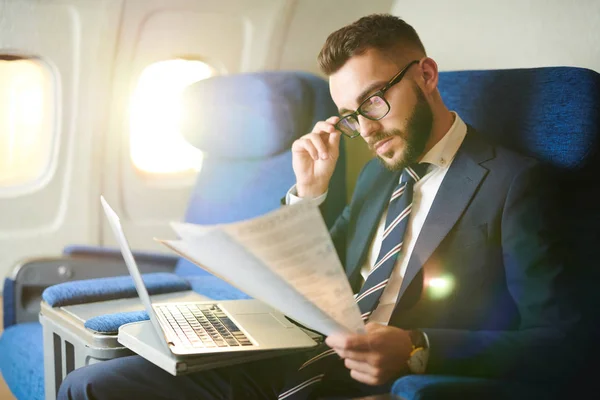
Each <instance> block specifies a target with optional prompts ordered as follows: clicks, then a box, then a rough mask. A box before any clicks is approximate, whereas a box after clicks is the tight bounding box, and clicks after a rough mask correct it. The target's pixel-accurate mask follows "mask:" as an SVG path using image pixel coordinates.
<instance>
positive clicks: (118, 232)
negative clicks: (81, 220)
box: [100, 196, 168, 348]
mask: <svg viewBox="0 0 600 400" xmlns="http://www.w3.org/2000/svg"><path fill="white" fill-rule="evenodd" d="M100 202H101V203H102V208H104V213H105V214H106V218H107V219H108V223H109V224H110V227H111V228H112V231H113V233H114V235H115V238H116V239H117V243H119V247H120V248H121V253H122V254H123V258H124V259H125V265H127V269H128V270H129V274H130V275H131V277H132V278H133V283H134V285H135V289H136V290H137V292H138V295H139V296H140V299H141V300H142V304H143V305H144V308H145V309H146V312H147V313H148V315H149V316H150V321H152V325H153V326H154V330H155V331H156V333H157V335H159V338H161V337H162V338H164V340H161V342H162V343H163V344H164V345H165V346H166V347H167V348H168V346H167V339H166V337H165V335H164V333H163V331H162V329H161V327H160V324H159V322H158V318H157V316H156V314H155V313H154V310H153V309H152V302H151V301H150V295H149V294H148V290H147V289H146V285H144V281H143V279H142V275H141V274H140V270H139V268H138V266H137V264H136V262H135V259H134V258H133V253H132V252H131V248H130V247H129V243H128V242H127V238H126V237H125V233H124V232H123V227H122V226H121V220H120V219H119V216H118V215H117V213H116V212H115V211H114V210H113V209H112V208H111V207H110V205H108V202H107V201H106V200H105V199H104V196H100Z"/></svg>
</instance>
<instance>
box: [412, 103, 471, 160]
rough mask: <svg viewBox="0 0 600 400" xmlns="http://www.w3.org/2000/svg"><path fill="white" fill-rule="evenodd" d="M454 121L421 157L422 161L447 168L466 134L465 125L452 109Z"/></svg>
mask: <svg viewBox="0 0 600 400" xmlns="http://www.w3.org/2000/svg"><path fill="white" fill-rule="evenodd" d="M451 113H452V114H453V115H454V123H453V124H452V126H451V127H450V129H449V130H448V132H446V134H445V135H444V137H442V138H441V139H440V140H439V142H437V143H436V144H435V145H434V146H433V147H432V148H431V149H430V150H429V151H428V152H427V153H426V154H425V155H424V156H423V158H422V159H421V162H422V163H429V164H433V165H435V166H436V167H439V168H448V166H449V165H450V163H451V162H452V160H453V159H454V156H456V152H457V151H458V148H459V147H460V145H461V144H462V142H463V140H464V138H465V136H466V134H467V125H466V124H465V123H464V121H463V120H462V119H461V118H460V117H459V116H458V114H457V113H456V112H454V111H451Z"/></svg>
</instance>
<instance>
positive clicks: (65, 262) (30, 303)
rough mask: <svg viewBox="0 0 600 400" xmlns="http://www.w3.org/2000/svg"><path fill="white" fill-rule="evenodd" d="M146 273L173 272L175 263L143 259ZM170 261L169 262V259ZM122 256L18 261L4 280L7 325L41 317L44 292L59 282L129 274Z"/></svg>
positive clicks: (142, 264) (5, 322)
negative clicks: (41, 302)
mask: <svg viewBox="0 0 600 400" xmlns="http://www.w3.org/2000/svg"><path fill="white" fill-rule="evenodd" d="M136 261H137V263H138V267H139V268H140V270H141V272H142V273H152V272H173V270H174V268H175V263H176V261H175V262H173V260H165V259H162V258H157V259H155V258H147V259H139V258H138V257H136ZM166 261H167V262H166ZM127 274H128V271H127V267H126V265H125V262H124V261H123V259H122V258H120V259H119V258H116V257H114V258H108V259H107V258H95V257H75V256H72V257H53V258H51V257H48V258H33V259H28V260H24V261H22V262H20V263H19V264H17V265H16V266H15V267H14V268H13V270H12V272H11V274H10V275H9V276H8V278H7V279H6V281H5V282H4V295H3V296H4V328H7V327H9V326H11V325H14V324H19V323H22V322H34V321H37V320H38V314H39V311H40V301H41V298H42V292H43V291H44V289H46V288H47V287H49V286H52V285H56V284H58V283H63V282H69V281H75V280H81V279H94V278H105V277H110V276H119V275H127Z"/></svg>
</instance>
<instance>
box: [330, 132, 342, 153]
mask: <svg viewBox="0 0 600 400" xmlns="http://www.w3.org/2000/svg"><path fill="white" fill-rule="evenodd" d="M341 137H342V134H341V133H339V132H337V131H336V132H335V133H331V134H329V147H330V148H332V149H336V150H337V149H338V148H339V147H340V138H341Z"/></svg>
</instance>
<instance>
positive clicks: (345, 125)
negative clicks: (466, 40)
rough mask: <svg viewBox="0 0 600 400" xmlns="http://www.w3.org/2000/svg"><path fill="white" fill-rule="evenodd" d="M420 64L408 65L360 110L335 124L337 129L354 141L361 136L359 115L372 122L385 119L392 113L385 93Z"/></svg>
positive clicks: (412, 62)
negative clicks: (413, 67) (412, 67)
mask: <svg viewBox="0 0 600 400" xmlns="http://www.w3.org/2000/svg"><path fill="white" fill-rule="evenodd" d="M418 62H419V60H414V61H411V62H410V63H408V65H407V66H406V67H404V68H403V69H402V71H400V72H398V73H397V74H396V75H395V76H394V77H393V78H392V79H390V81H389V82H388V83H387V84H386V85H385V86H384V87H382V88H381V89H380V90H378V91H377V92H375V93H374V94H372V95H371V96H369V97H367V99H366V100H365V101H363V102H362V103H360V106H358V109H357V110H356V111H355V112H353V113H352V114H347V115H344V116H343V117H341V118H340V120H339V121H338V122H337V124H335V129H337V130H339V131H340V132H342V133H343V134H344V135H346V136H347V137H349V138H351V139H352V138H355V137H357V136H359V135H360V132H359V129H360V124H359V123H358V115H359V114H360V115H362V116H363V117H365V118H367V119H370V120H371V121H378V120H380V119H382V118H383V117H385V116H386V115H387V114H388V113H389V112H390V103H388V102H387V100H386V99H385V97H383V96H384V95H385V92H386V91H387V90H388V89H389V88H391V87H392V86H394V85H395V84H396V83H398V82H400V81H401V80H402V78H403V77H404V75H405V74H406V71H408V68H409V67H410V66H411V65H413V64H417V63H418Z"/></svg>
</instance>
